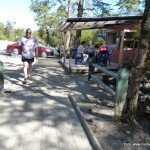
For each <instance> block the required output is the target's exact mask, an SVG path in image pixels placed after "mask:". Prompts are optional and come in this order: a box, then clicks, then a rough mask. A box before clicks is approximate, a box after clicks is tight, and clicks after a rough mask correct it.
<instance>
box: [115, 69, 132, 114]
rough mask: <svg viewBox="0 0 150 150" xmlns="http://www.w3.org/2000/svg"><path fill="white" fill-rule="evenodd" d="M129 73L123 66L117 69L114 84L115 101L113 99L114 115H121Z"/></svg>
mask: <svg viewBox="0 0 150 150" xmlns="http://www.w3.org/2000/svg"><path fill="white" fill-rule="evenodd" d="M129 75H130V72H129V71H128V70H127V69H125V68H122V69H120V70H119V71H118V77H117V84H116V101H115V115H116V116H121V114H122V110H123V107H124V105H125V101H126V96H127V89H128V80H129Z"/></svg>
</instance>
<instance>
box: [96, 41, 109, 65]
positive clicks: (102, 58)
mask: <svg viewBox="0 0 150 150" xmlns="http://www.w3.org/2000/svg"><path fill="white" fill-rule="evenodd" d="M98 50H99V53H98V55H97V63H98V64H100V65H102V66H103V67H106V66H107V60H108V57H109V52H108V48H107V46H106V45H104V44H101V45H100V46H99V48H98Z"/></svg>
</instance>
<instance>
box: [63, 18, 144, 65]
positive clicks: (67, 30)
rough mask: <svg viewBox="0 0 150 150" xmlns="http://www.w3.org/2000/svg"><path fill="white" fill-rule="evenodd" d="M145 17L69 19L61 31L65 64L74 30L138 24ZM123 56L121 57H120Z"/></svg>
mask: <svg viewBox="0 0 150 150" xmlns="http://www.w3.org/2000/svg"><path fill="white" fill-rule="evenodd" d="M142 17H143V16H121V17H96V18H67V19H66V21H65V23H64V24H63V25H62V26H61V28H60V31H62V32H64V35H65V36H64V37H65V38H64V63H65V59H66V50H67V49H68V48H69V43H70V35H71V32H72V30H89V29H100V28H109V27H113V26H115V27H116V26H120V25H126V24H131V23H138V22H140V21H141V20H142ZM120 56H121V55H120Z"/></svg>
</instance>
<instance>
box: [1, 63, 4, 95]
mask: <svg viewBox="0 0 150 150" xmlns="http://www.w3.org/2000/svg"><path fill="white" fill-rule="evenodd" d="M3 90H4V75H3V62H1V61H0V94H3Z"/></svg>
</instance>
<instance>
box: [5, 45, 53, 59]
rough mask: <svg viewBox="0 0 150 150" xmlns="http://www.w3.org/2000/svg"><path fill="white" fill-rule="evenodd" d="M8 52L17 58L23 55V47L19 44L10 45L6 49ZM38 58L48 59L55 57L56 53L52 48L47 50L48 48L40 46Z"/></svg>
mask: <svg viewBox="0 0 150 150" xmlns="http://www.w3.org/2000/svg"><path fill="white" fill-rule="evenodd" d="M6 52H7V53H8V54H10V55H12V56H16V55H19V54H21V52H22V48H21V46H19V45H18V43H13V44H8V45H7V48H6ZM38 56H39V57H43V58H46V57H50V56H54V52H53V50H51V49H50V48H47V47H46V46H43V45H41V44H39V46H38Z"/></svg>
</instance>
